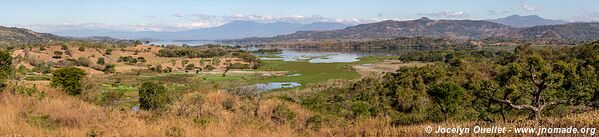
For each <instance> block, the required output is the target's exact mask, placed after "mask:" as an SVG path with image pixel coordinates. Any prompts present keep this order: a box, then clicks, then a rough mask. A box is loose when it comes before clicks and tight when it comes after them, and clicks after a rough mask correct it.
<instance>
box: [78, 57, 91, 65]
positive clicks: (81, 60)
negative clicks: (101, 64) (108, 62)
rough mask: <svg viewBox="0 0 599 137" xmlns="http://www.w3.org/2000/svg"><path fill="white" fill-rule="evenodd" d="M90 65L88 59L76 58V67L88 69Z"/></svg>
mask: <svg viewBox="0 0 599 137" xmlns="http://www.w3.org/2000/svg"><path fill="white" fill-rule="evenodd" d="M90 64H91V61H89V58H86V57H79V58H77V65H78V66H84V67H89V65H90Z"/></svg>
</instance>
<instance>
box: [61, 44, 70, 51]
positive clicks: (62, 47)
mask: <svg viewBox="0 0 599 137" xmlns="http://www.w3.org/2000/svg"><path fill="white" fill-rule="evenodd" d="M60 50H69V47H68V46H67V45H61V46H60Z"/></svg>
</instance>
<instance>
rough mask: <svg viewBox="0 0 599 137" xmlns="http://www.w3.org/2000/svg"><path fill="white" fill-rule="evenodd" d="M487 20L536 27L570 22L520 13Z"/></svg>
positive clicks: (514, 25) (516, 25) (520, 26)
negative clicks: (521, 14)
mask: <svg viewBox="0 0 599 137" xmlns="http://www.w3.org/2000/svg"><path fill="white" fill-rule="evenodd" d="M487 21H490V22H495V23H499V24H504V25H508V26H512V27H517V28H527V27H535V26H541V25H561V24H567V23H570V22H568V21H565V20H553V19H545V18H542V17H539V16H537V15H528V16H520V15H511V16H508V17H505V18H499V19H489V20H487Z"/></svg>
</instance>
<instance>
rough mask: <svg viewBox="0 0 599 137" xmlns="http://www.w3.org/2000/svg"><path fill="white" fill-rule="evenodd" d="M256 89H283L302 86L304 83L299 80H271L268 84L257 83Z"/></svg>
mask: <svg viewBox="0 0 599 137" xmlns="http://www.w3.org/2000/svg"><path fill="white" fill-rule="evenodd" d="M254 86H256V89H258V91H268V90H274V89H282V88H294V87H299V86H302V84H300V83H298V82H269V83H266V84H256V85H254Z"/></svg>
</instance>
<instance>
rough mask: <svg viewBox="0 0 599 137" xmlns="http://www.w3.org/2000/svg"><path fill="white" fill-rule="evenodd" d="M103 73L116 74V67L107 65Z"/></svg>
mask: <svg viewBox="0 0 599 137" xmlns="http://www.w3.org/2000/svg"><path fill="white" fill-rule="evenodd" d="M104 72H105V73H114V72H116V66H115V65H114V64H108V65H106V66H104Z"/></svg>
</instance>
